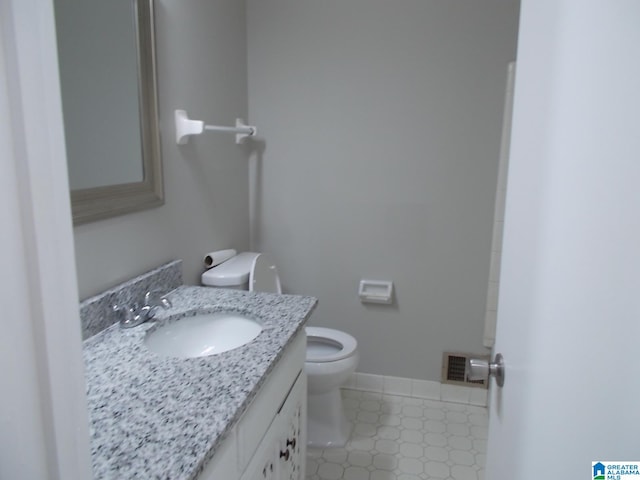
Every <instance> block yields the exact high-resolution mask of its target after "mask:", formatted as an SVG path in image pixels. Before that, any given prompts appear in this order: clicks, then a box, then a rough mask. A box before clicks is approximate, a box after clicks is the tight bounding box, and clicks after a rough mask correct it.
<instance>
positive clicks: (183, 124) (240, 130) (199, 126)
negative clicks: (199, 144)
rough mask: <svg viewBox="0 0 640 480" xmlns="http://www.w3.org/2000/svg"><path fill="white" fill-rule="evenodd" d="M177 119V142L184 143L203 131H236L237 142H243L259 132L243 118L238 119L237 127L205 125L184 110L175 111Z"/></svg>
mask: <svg viewBox="0 0 640 480" xmlns="http://www.w3.org/2000/svg"><path fill="white" fill-rule="evenodd" d="M175 121H176V143H177V144H178V145H184V144H185V143H187V141H188V140H189V136H190V135H200V134H201V133H202V132H203V131H205V130H209V131H213V132H223V133H235V134H236V143H242V142H243V141H244V139H245V138H247V137H253V136H255V135H256V134H257V133H258V129H257V128H256V127H253V126H251V125H246V124H245V123H244V121H243V120H242V119H241V118H237V119H236V126H235V127H221V126H218V125H205V123H204V122H203V121H202V120H191V119H189V116H188V115H187V112H186V111H184V110H176V111H175Z"/></svg>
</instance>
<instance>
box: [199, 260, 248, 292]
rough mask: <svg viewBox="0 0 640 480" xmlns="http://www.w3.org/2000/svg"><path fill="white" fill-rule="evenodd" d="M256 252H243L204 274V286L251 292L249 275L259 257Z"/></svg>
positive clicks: (202, 278)
mask: <svg viewBox="0 0 640 480" xmlns="http://www.w3.org/2000/svg"><path fill="white" fill-rule="evenodd" d="M258 255H259V254H258V253H254V252H242V253H239V254H238V255H236V256H235V257H232V258H230V259H229V260H227V261H226V262H224V263H221V264H220V265H218V266H215V267H213V268H210V269H209V270H207V271H206V272H204V273H203V274H202V277H201V280H202V284H203V285H207V286H209V287H218V288H232V289H235V290H249V274H250V272H251V267H252V266H253V262H254V260H255V259H256V257H257V256H258Z"/></svg>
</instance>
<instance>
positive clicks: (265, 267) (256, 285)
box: [249, 253, 282, 293]
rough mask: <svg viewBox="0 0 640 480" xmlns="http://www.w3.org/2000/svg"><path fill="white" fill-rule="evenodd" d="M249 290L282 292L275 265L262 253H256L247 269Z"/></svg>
mask: <svg viewBox="0 0 640 480" xmlns="http://www.w3.org/2000/svg"><path fill="white" fill-rule="evenodd" d="M249 291H251V292H265V293H282V287H281V286H280V276H279V275H278V269H277V268H276V265H275V264H274V263H273V262H272V261H271V260H270V259H269V257H268V256H267V255H265V254H264V253H258V254H256V256H255V258H254V259H253V263H252V265H251V270H250V271H249Z"/></svg>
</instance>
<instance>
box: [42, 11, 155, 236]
mask: <svg viewBox="0 0 640 480" xmlns="http://www.w3.org/2000/svg"><path fill="white" fill-rule="evenodd" d="M54 6H55V16H56V33H57V41H58V60H59V65H60V84H61V91H62V109H63V116H64V128H65V139H66V146H67V159H68V160H67V162H68V169H69V185H70V189H71V206H72V211H73V223H74V225H79V224H82V223H86V222H91V221H95V220H100V219H104V218H108V217H113V216H116V215H122V214H125V213H129V212H134V211H137V210H142V209H146V208H151V207H155V206H159V205H162V204H163V203H164V200H163V197H164V194H163V186H162V160H161V150H160V133H159V126H158V104H157V82H156V65H155V47H154V45H155V44H154V24H153V19H154V14H153V0H109V1H95V2H94V1H92V2H87V1H86V0H55V1H54Z"/></svg>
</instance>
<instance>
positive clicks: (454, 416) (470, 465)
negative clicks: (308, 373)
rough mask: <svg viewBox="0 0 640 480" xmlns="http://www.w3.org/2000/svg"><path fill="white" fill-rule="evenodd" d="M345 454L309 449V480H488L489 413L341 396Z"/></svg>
mask: <svg viewBox="0 0 640 480" xmlns="http://www.w3.org/2000/svg"><path fill="white" fill-rule="evenodd" d="M342 394H343V397H344V403H345V410H346V413H347V417H348V418H349V420H350V421H351V422H352V423H353V424H354V428H353V433H352V434H351V439H350V440H349V442H348V443H347V445H346V446H345V447H344V448H328V449H325V450H321V449H308V451H307V476H306V480H484V464H485V453H486V442H487V440H486V438H487V425H488V416H487V409H486V408H482V407H475V406H471V405H460V404H456V403H447V402H437V401H433V400H423V399H420V398H410V397H401V396H397V395H387V394H381V393H371V392H361V391H358V390H347V389H345V390H343V391H342Z"/></svg>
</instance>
